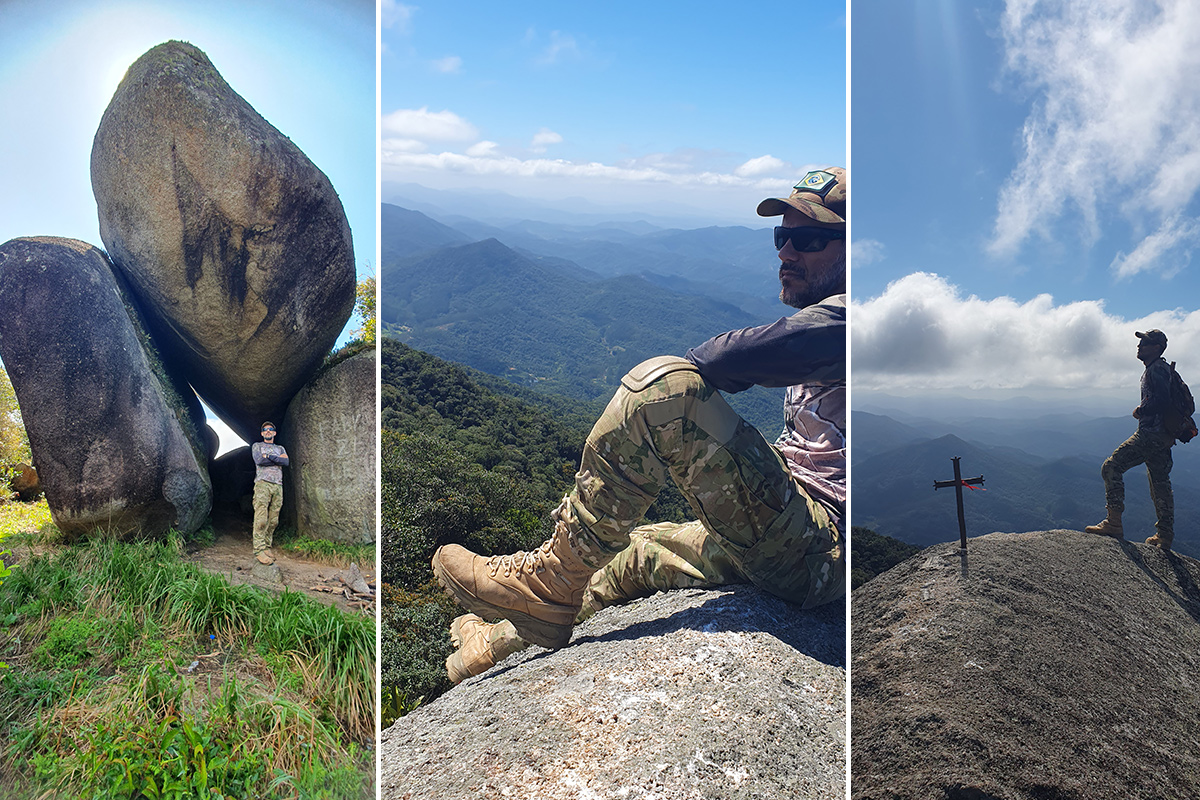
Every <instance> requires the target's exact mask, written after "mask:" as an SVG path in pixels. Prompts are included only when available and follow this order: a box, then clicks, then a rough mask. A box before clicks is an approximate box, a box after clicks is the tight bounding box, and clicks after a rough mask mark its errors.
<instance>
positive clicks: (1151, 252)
mask: <svg viewBox="0 0 1200 800" xmlns="http://www.w3.org/2000/svg"><path fill="white" fill-rule="evenodd" d="M851 29H852V34H851V42H852V47H851V52H852V59H853V66H852V73H851V82H852V104H851V116H852V126H853V128H852V137H853V144H852V157H853V159H854V179H855V184H854V188H855V191H854V193H853V197H852V200H851V202H852V212H853V219H852V221H851V225H852V235H853V238H854V249H853V252H852V263H853V270H852V277H851V293H852V295H853V297H854V302H855V309H856V311H857V312H858V313H856V314H855V315H854V317H853V323H852V326H851V327H852V331H853V333H852V336H853V338H852V358H853V362H852V364H853V380H854V386H855V390H856V393H857V392H858V391H859V390H863V391H866V390H871V389H880V390H883V389H887V390H891V391H899V390H905V389H907V390H914V391H915V390H928V389H964V388H975V389H987V388H994V389H1004V390H1020V391H1022V392H1024V391H1026V390H1029V389H1039V388H1045V389H1053V390H1058V391H1060V392H1078V391H1079V390H1081V389H1082V390H1086V391H1088V392H1100V393H1103V392H1106V391H1110V390H1111V391H1113V392H1114V393H1115V392H1119V393H1122V394H1123V395H1124V396H1125V398H1126V400H1130V402H1131V403H1135V402H1136V397H1131V395H1133V394H1136V380H1137V373H1138V372H1139V371H1140V365H1139V364H1138V363H1137V362H1136V360H1135V359H1134V350H1135V348H1136V342H1137V340H1136V339H1135V338H1134V336H1133V332H1134V331H1135V330H1145V329H1146V328H1147V327H1158V328H1161V329H1163V330H1164V331H1166V332H1167V335H1168V337H1169V338H1170V341H1171V346H1170V347H1169V348H1168V350H1167V357H1168V359H1177V360H1178V361H1179V368H1180V371H1181V372H1182V373H1183V374H1184V377H1185V378H1188V377H1192V380H1193V382H1194V381H1198V380H1200V314H1197V313H1196V309H1197V306H1198V305H1200V293H1198V292H1197V289H1200V277H1198V270H1200V253H1198V252H1197V250H1198V248H1200V220H1198V219H1197V213H1198V212H1200V204H1198V203H1197V192H1198V191H1200V135H1197V134H1198V132H1200V92H1197V90H1196V87H1197V86H1200V8H1198V7H1196V6H1195V4H1193V3H1189V2H1185V0H1163V1H1162V2H1142V1H1141V0H1096V1H1095V2H1081V1H1078V0H1077V1H1076V2H1067V1H1066V0H1035V1H1034V2H1029V0H1012V1H1011V2H1007V3H1005V2H999V1H998V0H987V1H986V2H951V0H918V1H917V2H893V1H892V0H856V2H855V3H854V6H853V17H852V19H851ZM1194 261H1195V262H1197V263H1193V262H1194ZM1131 385H1132V387H1133V388H1132V389H1131V388H1130V386H1131Z"/></svg>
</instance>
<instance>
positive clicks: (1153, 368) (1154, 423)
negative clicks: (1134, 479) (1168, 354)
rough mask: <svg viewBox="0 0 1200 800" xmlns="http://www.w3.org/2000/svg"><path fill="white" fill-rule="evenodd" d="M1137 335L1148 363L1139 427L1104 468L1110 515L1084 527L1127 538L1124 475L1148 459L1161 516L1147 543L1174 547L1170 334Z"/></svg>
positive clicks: (1137, 410)
mask: <svg viewBox="0 0 1200 800" xmlns="http://www.w3.org/2000/svg"><path fill="white" fill-rule="evenodd" d="M1137 337H1138V339H1140V340H1141V341H1140V342H1138V349H1137V357H1138V360H1140V361H1141V362H1142V363H1143V364H1145V365H1146V370H1145V372H1143V373H1142V402H1141V403H1140V404H1138V407H1137V408H1135V409H1134V410H1133V416H1134V418H1135V419H1137V421H1138V429H1137V431H1135V432H1134V434H1133V436H1130V437H1129V438H1128V439H1126V440H1125V441H1124V442H1122V443H1121V445H1120V446H1119V447H1118V448H1117V449H1116V450H1114V451H1113V454H1112V455H1111V456H1109V457H1108V458H1107V459H1106V460H1105V462H1104V466H1102V467H1101V468H1100V475H1101V477H1103V478H1104V505H1105V506H1106V507H1107V511H1108V514H1107V516H1106V517H1105V518H1104V519H1103V520H1101V521H1100V522H1099V523H1097V524H1095V525H1089V526H1087V528H1085V529H1084V530H1086V531H1087V532H1088V533H1097V534H1100V535H1102V536H1111V537H1113V538H1114V539H1121V538H1123V537H1124V534H1125V531H1124V528H1123V527H1122V525H1121V514H1122V512H1124V510H1125V478H1124V475H1125V473H1126V471H1128V470H1129V469H1131V468H1133V467H1136V466H1137V465H1138V464H1141V463H1145V464H1146V471H1147V472H1148V473H1149V475H1150V499H1151V500H1153V501H1154V511H1155V513H1156V514H1157V515H1158V523H1157V524H1156V525H1155V529H1156V532H1155V534H1154V535H1153V536H1151V537H1150V538H1149V539H1147V540H1146V544H1153V545H1158V546H1159V547H1161V548H1162V549H1163V550H1170V549H1171V542H1172V541H1173V540H1174V539H1175V497H1174V495H1172V494H1171V446H1172V445H1174V444H1175V437H1174V436H1173V435H1172V434H1170V433H1168V432H1167V429H1166V425H1165V424H1164V418H1165V417H1166V413H1167V410H1168V408H1170V405H1171V365H1170V364H1168V363H1167V362H1166V360H1164V359H1163V357H1162V354H1163V351H1165V350H1166V349H1167V335H1166V334H1165V333H1163V332H1162V331H1160V330H1158V329H1154V330H1149V331H1146V332H1145V333H1138V334H1137Z"/></svg>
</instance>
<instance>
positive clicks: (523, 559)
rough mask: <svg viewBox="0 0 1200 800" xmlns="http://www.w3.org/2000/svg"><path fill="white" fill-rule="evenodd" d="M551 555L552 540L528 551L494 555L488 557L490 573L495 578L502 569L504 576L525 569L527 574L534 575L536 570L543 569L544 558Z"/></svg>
mask: <svg viewBox="0 0 1200 800" xmlns="http://www.w3.org/2000/svg"><path fill="white" fill-rule="evenodd" d="M549 555H550V542H548V541H547V542H544V543H542V545H541V547H539V548H537V549H536V550H530V551H528V552H526V551H524V550H519V551H517V552H515V553H509V554H508V555H504V556H492V557H491V558H489V559H488V562H487V565H488V574H489V575H491V576H492V577H493V578H494V577H496V573H497V572H499V571H500V570H501V569H503V570H504V577H506V578H507V577H508V576H510V575H511V574H512V573H514V572H518V573H519V572H521V571H524V572H525V573H526V574H529V575H533V574H534V573H535V572H540V571H541V570H542V561H543V559H545V558H547V557H549Z"/></svg>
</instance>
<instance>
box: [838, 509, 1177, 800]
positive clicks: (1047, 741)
mask: <svg viewBox="0 0 1200 800" xmlns="http://www.w3.org/2000/svg"><path fill="white" fill-rule="evenodd" d="M852 618H853V620H854V624H853V635H852V641H851V653H852V654H853V656H852V657H853V665H852V670H851V675H852V680H853V686H852V689H851V695H852V698H853V701H852V702H853V725H852V731H853V741H852V743H851V753H852V765H851V775H852V778H851V792H852V796H853V797H854V798H856V800H876V799H877V798H878V799H880V800H882V798H887V799H888V800H907V799H908V798H911V799H912V800H918V799H919V800H930V798H934V799H936V800H1035V799H1036V800H1108V799H1110V798H1111V800H1139V799H1144V800H1150V798H1184V797H1200V710H1198V709H1200V563H1197V562H1196V561H1194V560H1192V559H1190V558H1186V557H1182V556H1179V555H1176V554H1174V553H1164V552H1163V551H1162V550H1159V549H1158V548H1155V547H1150V546H1147V545H1143V544H1133V543H1130V542H1120V541H1115V540H1112V539H1108V538H1104V537H1100V536H1093V535H1089V534H1085V533H1078V532H1073V531H1049V532H1040V533H1021V534H1011V533H993V534H991V535H988V536H982V537H978V538H974V539H970V540H968V554H967V558H966V560H965V561H964V560H963V559H962V558H961V557H960V556H959V550H958V543H957V542H955V543H951V544H944V545H935V546H934V547H931V548H929V549H927V550H925V551H924V552H922V553H920V554H918V555H916V556H914V557H913V558H911V559H909V560H907V561H905V562H903V563H902V564H900V565H898V566H896V567H894V568H893V569H891V570H889V571H887V572H885V573H883V574H882V575H879V576H877V577H876V578H874V579H873V580H871V581H870V582H868V583H866V584H864V585H863V586H862V587H860V588H859V589H858V590H857V591H855V592H854V595H853V608H852Z"/></svg>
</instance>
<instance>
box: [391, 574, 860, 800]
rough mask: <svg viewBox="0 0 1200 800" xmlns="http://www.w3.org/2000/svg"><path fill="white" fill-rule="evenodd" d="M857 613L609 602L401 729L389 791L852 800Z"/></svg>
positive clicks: (722, 598) (701, 601)
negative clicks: (850, 705) (852, 648)
mask: <svg viewBox="0 0 1200 800" xmlns="http://www.w3.org/2000/svg"><path fill="white" fill-rule="evenodd" d="M844 614H845V609H844V607H843V606H842V605H841V604H840V603H834V604H830V605H828V606H825V607H822V608H819V609H815V610H813V611H806V612H801V611H799V610H797V609H796V608H795V607H793V606H789V605H787V604H786V603H783V602H782V601H780V600H777V599H776V598H773V597H770V596H769V595H766V594H763V593H761V592H759V591H758V590H757V589H755V588H754V587H752V586H736V587H726V588H723V589H718V590H696V589H693V590H681V591H673V592H669V593H666V594H658V595H655V596H654V597H650V598H646V599H644V600H640V601H637V602H635V603H633V604H630V605H628V606H618V607H613V608H608V609H604V610H603V611H601V612H600V613H598V614H597V615H596V616H595V617H593V618H592V619H590V620H588V621H587V622H586V623H584V624H583V625H581V626H580V627H579V628H577V629H576V632H575V636H574V640H573V643H572V644H571V645H570V646H569V647H566V648H563V649H562V650H558V651H555V652H548V651H546V650H542V649H541V648H538V647H531V648H529V649H528V650H525V651H522V652H520V653H517V654H516V655H514V656H512V657H510V658H509V659H508V660H506V661H504V662H502V663H501V664H499V665H497V666H496V667H495V668H493V669H492V670H491V671H489V672H487V673H485V674H484V675H481V676H479V677H477V678H472V679H469V680H467V681H465V682H464V683H462V684H461V685H459V686H457V687H455V688H453V689H451V690H450V691H449V692H447V693H446V694H445V695H443V696H441V697H440V698H438V699H437V700H436V701H434V702H433V703H431V704H430V705H428V706H425V707H421V708H418V709H417V710H416V711H414V712H412V713H411V714H409V715H407V716H405V717H402V718H401V719H400V720H398V721H397V722H396V723H395V724H394V725H393V726H392V727H391V728H389V729H388V730H387V731H385V732H384V733H383V737H382V740H381V743H380V753H379V755H380V762H381V764H382V779H381V783H380V797H382V798H385V800H407V798H417V797H420V798H434V799H435V800H451V799H452V798H455V799H456V798H477V797H509V796H511V797H537V798H544V799H545V800H558V799H559V798H563V799H566V798H571V799H572V800H574V798H580V797H596V798H602V797H603V798H608V797H629V798H660V799H661V800H677V799H681V798H706V800H719V799H721V798H747V799H748V798H837V797H843V796H844V795H845V763H846V762H845V735H846V734H845V730H846V729H845V722H846V719H845V671H844V666H845V616H844Z"/></svg>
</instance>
